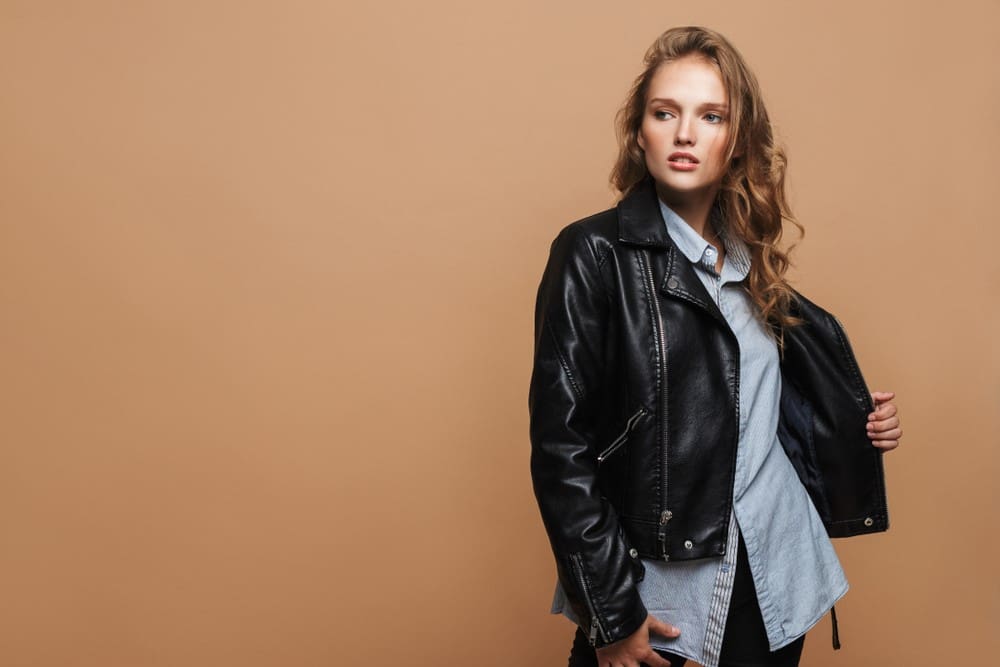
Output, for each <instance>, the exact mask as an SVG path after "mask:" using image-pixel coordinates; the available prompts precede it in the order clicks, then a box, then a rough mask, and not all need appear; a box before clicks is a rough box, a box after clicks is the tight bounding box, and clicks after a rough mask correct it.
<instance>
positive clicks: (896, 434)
mask: <svg viewBox="0 0 1000 667" xmlns="http://www.w3.org/2000/svg"><path fill="white" fill-rule="evenodd" d="M902 435H903V429H901V428H891V429H889V430H888V431H881V432H879V433H869V434H868V439H869V440H872V441H875V440H899V439H900V438H901V437H902Z"/></svg>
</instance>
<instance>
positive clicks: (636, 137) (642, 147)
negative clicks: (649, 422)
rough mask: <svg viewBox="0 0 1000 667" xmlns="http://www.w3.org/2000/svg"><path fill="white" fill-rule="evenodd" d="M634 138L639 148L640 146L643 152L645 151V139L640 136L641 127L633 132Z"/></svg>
mask: <svg viewBox="0 0 1000 667" xmlns="http://www.w3.org/2000/svg"><path fill="white" fill-rule="evenodd" d="M635 139H636V141H637V142H638V144H639V148H641V149H642V150H643V152H645V151H646V140H645V139H644V138H643V136H642V128H641V127H640V128H639V131H638V132H636V133H635Z"/></svg>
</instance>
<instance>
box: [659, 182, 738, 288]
mask: <svg viewBox="0 0 1000 667" xmlns="http://www.w3.org/2000/svg"><path fill="white" fill-rule="evenodd" d="M658 201H659V202H660V212H661V213H662V214H663V220H664V222H666V224H667V233H668V234H669V235H670V238H671V239H673V241H674V244H675V245H676V246H677V248H678V249H679V250H680V251H681V252H682V253H683V254H684V256H685V257H687V258H688V259H689V260H690V261H691V263H692V264H697V265H699V266H701V267H703V268H705V269H708V270H710V271H712V272H713V273H714V271H715V261H716V258H717V256H716V255H715V248H714V247H713V246H712V244H711V243H709V242H708V241H706V240H705V239H704V238H703V237H702V236H701V234H699V233H698V232H696V231H695V230H694V229H693V228H692V227H691V225H689V224H688V223H687V221H685V220H684V218H682V217H681V216H679V215H677V214H676V213H674V211H673V209H671V208H670V207H669V206H667V205H666V204H664V203H663V200H661V199H658ZM709 221H710V224H712V226H713V227H714V229H715V231H716V232H717V233H718V235H719V238H720V239H721V240H722V245H723V247H725V249H726V256H725V258H724V259H723V266H722V273H723V274H726V273H729V279H731V280H734V281H740V280H743V279H744V278H746V276H747V274H748V273H749V272H750V252H749V249H748V248H747V245H746V243H745V242H744V241H743V239H741V238H739V237H738V236H736V235H735V234H730V233H729V231H728V230H727V229H726V226H725V225H724V224H722V220H721V216H720V215H719V209H718V207H713V208H712V213H711V215H710V216H709Z"/></svg>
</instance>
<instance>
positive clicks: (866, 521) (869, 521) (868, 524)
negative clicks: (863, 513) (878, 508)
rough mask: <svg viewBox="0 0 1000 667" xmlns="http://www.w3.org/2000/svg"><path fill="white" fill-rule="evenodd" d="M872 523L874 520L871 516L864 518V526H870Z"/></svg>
mask: <svg viewBox="0 0 1000 667" xmlns="http://www.w3.org/2000/svg"><path fill="white" fill-rule="evenodd" d="M874 523H875V522H874V521H872V518H871V517H867V518H866V519H865V525H866V526H871V525H872V524H874Z"/></svg>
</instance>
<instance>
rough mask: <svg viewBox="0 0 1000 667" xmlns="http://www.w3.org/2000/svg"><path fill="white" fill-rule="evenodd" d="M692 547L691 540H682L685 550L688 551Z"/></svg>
mask: <svg viewBox="0 0 1000 667" xmlns="http://www.w3.org/2000/svg"><path fill="white" fill-rule="evenodd" d="M693 546H694V542H692V541H691V540H684V548H685V549H690V548H692V547H693Z"/></svg>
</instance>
